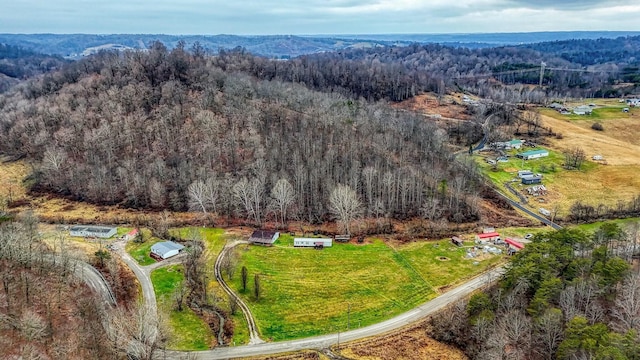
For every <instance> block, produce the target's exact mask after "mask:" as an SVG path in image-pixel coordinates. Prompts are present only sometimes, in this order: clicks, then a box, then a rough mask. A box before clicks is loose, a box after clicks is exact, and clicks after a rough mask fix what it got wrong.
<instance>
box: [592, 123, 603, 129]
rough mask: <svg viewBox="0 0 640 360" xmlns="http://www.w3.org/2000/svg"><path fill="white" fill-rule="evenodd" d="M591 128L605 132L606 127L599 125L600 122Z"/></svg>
mask: <svg viewBox="0 0 640 360" xmlns="http://www.w3.org/2000/svg"><path fill="white" fill-rule="evenodd" d="M591 128H592V129H593V130H597V131H603V130H604V127H603V126H602V124H601V123H598V122H596V123H593V125H591Z"/></svg>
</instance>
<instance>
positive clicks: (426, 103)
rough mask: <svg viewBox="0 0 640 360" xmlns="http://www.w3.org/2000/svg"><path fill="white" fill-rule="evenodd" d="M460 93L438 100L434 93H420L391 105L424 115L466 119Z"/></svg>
mask: <svg viewBox="0 0 640 360" xmlns="http://www.w3.org/2000/svg"><path fill="white" fill-rule="evenodd" d="M462 103H463V102H462V94H453V95H446V96H444V97H443V98H442V100H441V101H438V99H437V98H436V96H435V94H432V93H429V94H422V95H417V96H414V97H413V98H411V99H409V100H406V101H403V102H401V103H399V104H394V105H393V106H394V107H396V108H400V109H406V110H411V111H415V112H418V113H421V114H425V115H440V116H442V117H443V118H452V119H463V120H468V119H470V118H471V117H470V116H469V115H468V114H467V113H466V111H467V108H466V107H465V106H464V105H460V104H462Z"/></svg>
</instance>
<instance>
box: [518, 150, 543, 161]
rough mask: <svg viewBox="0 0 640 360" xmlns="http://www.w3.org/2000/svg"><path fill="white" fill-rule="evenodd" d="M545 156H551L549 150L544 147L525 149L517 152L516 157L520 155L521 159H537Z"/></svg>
mask: <svg viewBox="0 0 640 360" xmlns="http://www.w3.org/2000/svg"><path fill="white" fill-rule="evenodd" d="M545 156H549V152H548V151H547V150H544V149H540V150H530V151H525V152H521V153H519V154H516V157H519V158H520V159H524V160H531V159H537V158H541V157H545Z"/></svg>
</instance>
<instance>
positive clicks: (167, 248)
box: [151, 241, 184, 260]
mask: <svg viewBox="0 0 640 360" xmlns="http://www.w3.org/2000/svg"><path fill="white" fill-rule="evenodd" d="M182 249H184V245H181V244H178V243H175V242H173V241H162V242H159V243H155V244H153V245H151V257H158V258H160V259H162V260H164V259H168V258H170V257H172V256H176V255H178V254H179V253H180V251H181V250H182ZM154 255H155V256H154Z"/></svg>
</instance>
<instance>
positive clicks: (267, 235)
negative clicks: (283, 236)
mask: <svg viewBox="0 0 640 360" xmlns="http://www.w3.org/2000/svg"><path fill="white" fill-rule="evenodd" d="M279 237H280V233H279V232H277V231H269V230H256V231H254V232H253V234H251V237H250V238H249V242H250V243H252V244H256V245H264V246H271V245H273V243H274V242H276V240H278V238H279Z"/></svg>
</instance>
